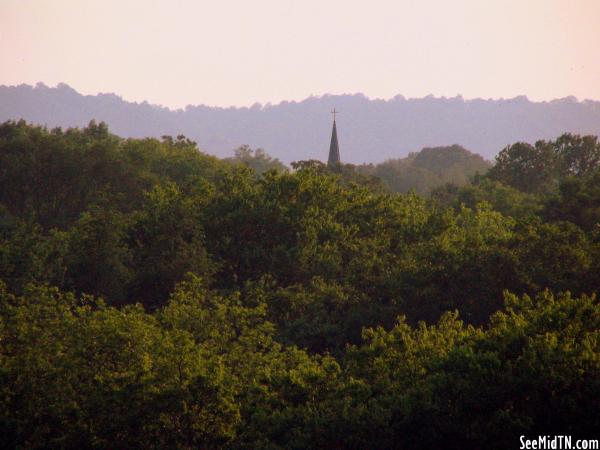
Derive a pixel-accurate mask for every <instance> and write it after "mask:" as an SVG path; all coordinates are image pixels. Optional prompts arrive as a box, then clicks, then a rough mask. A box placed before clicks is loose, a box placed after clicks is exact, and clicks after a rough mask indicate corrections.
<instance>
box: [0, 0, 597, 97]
mask: <svg viewBox="0 0 600 450" xmlns="http://www.w3.org/2000/svg"><path fill="white" fill-rule="evenodd" d="M38 81H42V82H44V83H46V84H48V85H50V86H54V85H56V84H57V83H59V82H65V83H67V84H69V85H71V86H72V87H74V88H75V89H77V90H78V91H80V92H82V93H85V94H96V93H98V92H114V93H116V94H119V95H121V96H123V97H124V98H125V99H127V100H134V101H142V100H148V101H149V102H151V103H157V104H162V105H165V106H170V107H182V106H185V105H187V104H200V103H203V104H208V105H221V106H228V105H238V106H239V105H251V104H252V103H254V102H261V103H265V102H273V103H275V102H279V101H281V100H301V99H303V98H306V97H308V96H310V95H321V94H325V93H332V94H338V93H356V92H362V93H364V94H366V95H367V96H369V97H371V98H390V97H393V96H395V95H397V94H402V95H404V96H406V97H421V96H425V95H428V94H433V95H436V96H455V95H457V94H461V95H463V96H464V97H465V98H474V97H484V98H489V97H492V98H499V97H505V98H506V97H514V96H516V95H527V96H528V97H529V98H530V99H533V100H549V99H553V98H558V97H564V96H567V95H575V96H576V97H578V98H579V99H580V100H581V99H586V98H589V99H600V0H504V1H501V0H439V1H433V0H414V1H400V0H391V1H378V0H370V1H364V0H362V1H353V0H344V1H337V0H320V1H313V0H297V1H287V0H238V1H232V0H213V1H177V0H171V1H151V0H131V1H128V0H102V1H91V0H47V1H45V0H0V84H5V85H16V84H21V83H28V84H35V83H36V82H38Z"/></svg>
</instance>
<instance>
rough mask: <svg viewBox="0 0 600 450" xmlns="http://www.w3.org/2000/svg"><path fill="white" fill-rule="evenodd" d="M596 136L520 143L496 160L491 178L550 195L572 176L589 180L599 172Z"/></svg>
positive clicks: (505, 150)
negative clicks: (531, 143) (590, 175)
mask: <svg viewBox="0 0 600 450" xmlns="http://www.w3.org/2000/svg"><path fill="white" fill-rule="evenodd" d="M599 164H600V143H599V142H598V139H597V137H596V136H583V137H582V136H579V135H572V134H563V135H562V136H560V137H559V138H558V139H556V141H537V142H536V143H535V145H530V144H527V143H523V142H518V143H516V144H513V145H509V146H507V147H506V148H505V149H504V150H502V151H501V152H500V153H499V154H498V156H496V164H495V165H494V167H493V168H492V169H490V171H489V174H488V176H489V177H490V178H491V179H493V180H496V181H500V182H501V183H503V184H506V185H508V186H512V187H514V188H516V189H518V190H520V191H523V192H527V193H534V194H540V193H548V192H552V191H554V190H555V189H556V187H557V186H558V183H559V182H560V181H561V180H562V179H564V178H566V177H568V176H586V175H589V174H591V173H592V172H594V171H595V170H596V169H598V168H599Z"/></svg>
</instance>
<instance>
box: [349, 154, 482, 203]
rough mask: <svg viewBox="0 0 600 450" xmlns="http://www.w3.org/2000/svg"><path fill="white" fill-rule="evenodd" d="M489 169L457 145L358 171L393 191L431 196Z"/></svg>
mask: <svg viewBox="0 0 600 450" xmlns="http://www.w3.org/2000/svg"><path fill="white" fill-rule="evenodd" d="M489 168H490V164H489V163H488V162H487V161H485V160H484V159H483V158H482V157H481V156H479V155H476V154H473V153H471V152H469V151H468V150H465V149H464V148H462V147H461V146H459V145H453V146H450V147H434V148H424V149H423V150H421V151H420V152H418V153H410V154H409V155H408V156H407V157H406V158H403V159H392V160H388V161H385V162H383V163H381V164H377V165H372V164H371V165H363V166H359V167H358V171H359V172H361V173H365V174H369V175H372V176H375V177H378V178H381V179H382V180H383V182H384V184H385V185H386V186H387V187H388V188H389V189H390V190H391V191H393V192H408V191H410V190H414V191H415V192H418V193H419V194H428V193H429V192H431V191H432V190H433V189H435V188H437V187H439V186H442V185H444V184H445V183H453V184H456V185H458V186H461V185H464V184H467V183H468V182H469V180H470V179H471V178H472V177H473V176H475V175H476V174H477V173H480V174H483V173H485V172H486V171H487V170H488V169H489Z"/></svg>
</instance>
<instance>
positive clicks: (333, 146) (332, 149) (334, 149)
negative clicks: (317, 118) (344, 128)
mask: <svg viewBox="0 0 600 450" xmlns="http://www.w3.org/2000/svg"><path fill="white" fill-rule="evenodd" d="M340 162H341V161H340V146H339V144H338V137H337V129H336V126H335V115H334V116H333V130H331V143H330V144H329V159H328V160H327V165H328V166H337V165H339V164H340Z"/></svg>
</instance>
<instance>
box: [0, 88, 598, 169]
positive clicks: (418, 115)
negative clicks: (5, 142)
mask: <svg viewBox="0 0 600 450" xmlns="http://www.w3.org/2000/svg"><path fill="white" fill-rule="evenodd" d="M333 107H336V108H338V109H339V110H341V111H342V114H341V115H340V117H339V124H338V125H339V129H338V131H339V138H340V145H341V150H342V158H343V160H344V161H345V162H349V163H363V162H367V163H369V162H380V161H384V160H386V159H395V158H401V157H405V156H407V155H408V153H409V152H412V151H416V150H419V149H421V148H423V147H435V146H440V145H450V144H460V145H462V146H464V147H465V148H468V149H470V150H471V151H474V152H477V153H479V154H481V155H483V156H484V157H485V158H487V159H492V157H493V156H494V155H495V154H496V153H498V152H499V151H500V150H501V149H502V148H504V147H505V146H506V145H508V144H510V143H513V142H517V141H526V142H535V141H536V140H538V139H554V138H556V137H557V136H559V135H560V134H562V133H563V132H572V133H580V134H600V102H598V101H583V102H578V101H577V100H576V99H574V98H570V97H569V98H564V99H560V100H554V101H551V102H531V101H529V100H528V99H527V98H526V97H516V98H513V99H507V100H483V99H475V100H468V101H465V100H463V99H462V98H461V97H456V98H434V97H426V98H421V99H406V98H404V97H402V96H397V97H394V98H393V99H391V100H388V101H384V100H370V99H368V98H367V97H365V96H364V95H361V94H356V95H325V96H322V97H310V98H307V99H305V100H303V101H301V102H282V103H280V104H277V105H262V106H261V105H258V104H257V105H254V106H252V107H250V108H218V107H208V106H202V105H200V106H188V107H186V108H185V110H170V109H168V108H163V107H159V106H154V105H150V104H148V103H141V104H138V103H130V102H127V101H124V100H123V99H122V98H121V97H118V96H117V95H114V94H100V95H97V96H85V95H81V94H79V93H78V92H76V91H75V90H73V89H72V88H70V87H69V86H67V85H65V84H59V85H58V86H57V87H56V88H49V87H47V86H44V85H43V84H38V85H37V86H36V87H32V86H28V85H20V86H16V87H6V86H0V121H4V120H8V119H20V118H24V119H26V120H27V121H30V122H34V123H39V124H46V125H48V126H49V127H53V126H63V127H65V126H85V125H86V124H87V123H88V122H89V121H90V120H91V119H96V120H102V121H105V122H106V123H108V124H109V126H110V128H111V130H112V131H114V132H115V133H116V134H118V135H121V136H124V137H146V136H154V137H160V136H162V135H174V136H176V135H178V134H184V135H186V136H188V137H189V138H191V139H193V140H194V141H196V142H198V145H199V146H200V148H202V149H203V150H205V151H207V152H209V153H212V154H215V155H217V156H221V157H223V156H232V154H233V149H235V148H237V147H239V146H240V145H243V144H248V145H250V146H251V147H254V148H263V149H265V150H266V151H267V152H268V153H269V154H270V155H272V156H274V157H276V158H279V159H280V160H281V161H283V162H284V163H290V162H291V161H298V160H308V159H319V160H324V159H325V158H326V156H327V145H328V142H329V137H330V132H331V129H330V126H331V124H330V117H329V115H328V112H329V110H330V109H331V108H333Z"/></svg>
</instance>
